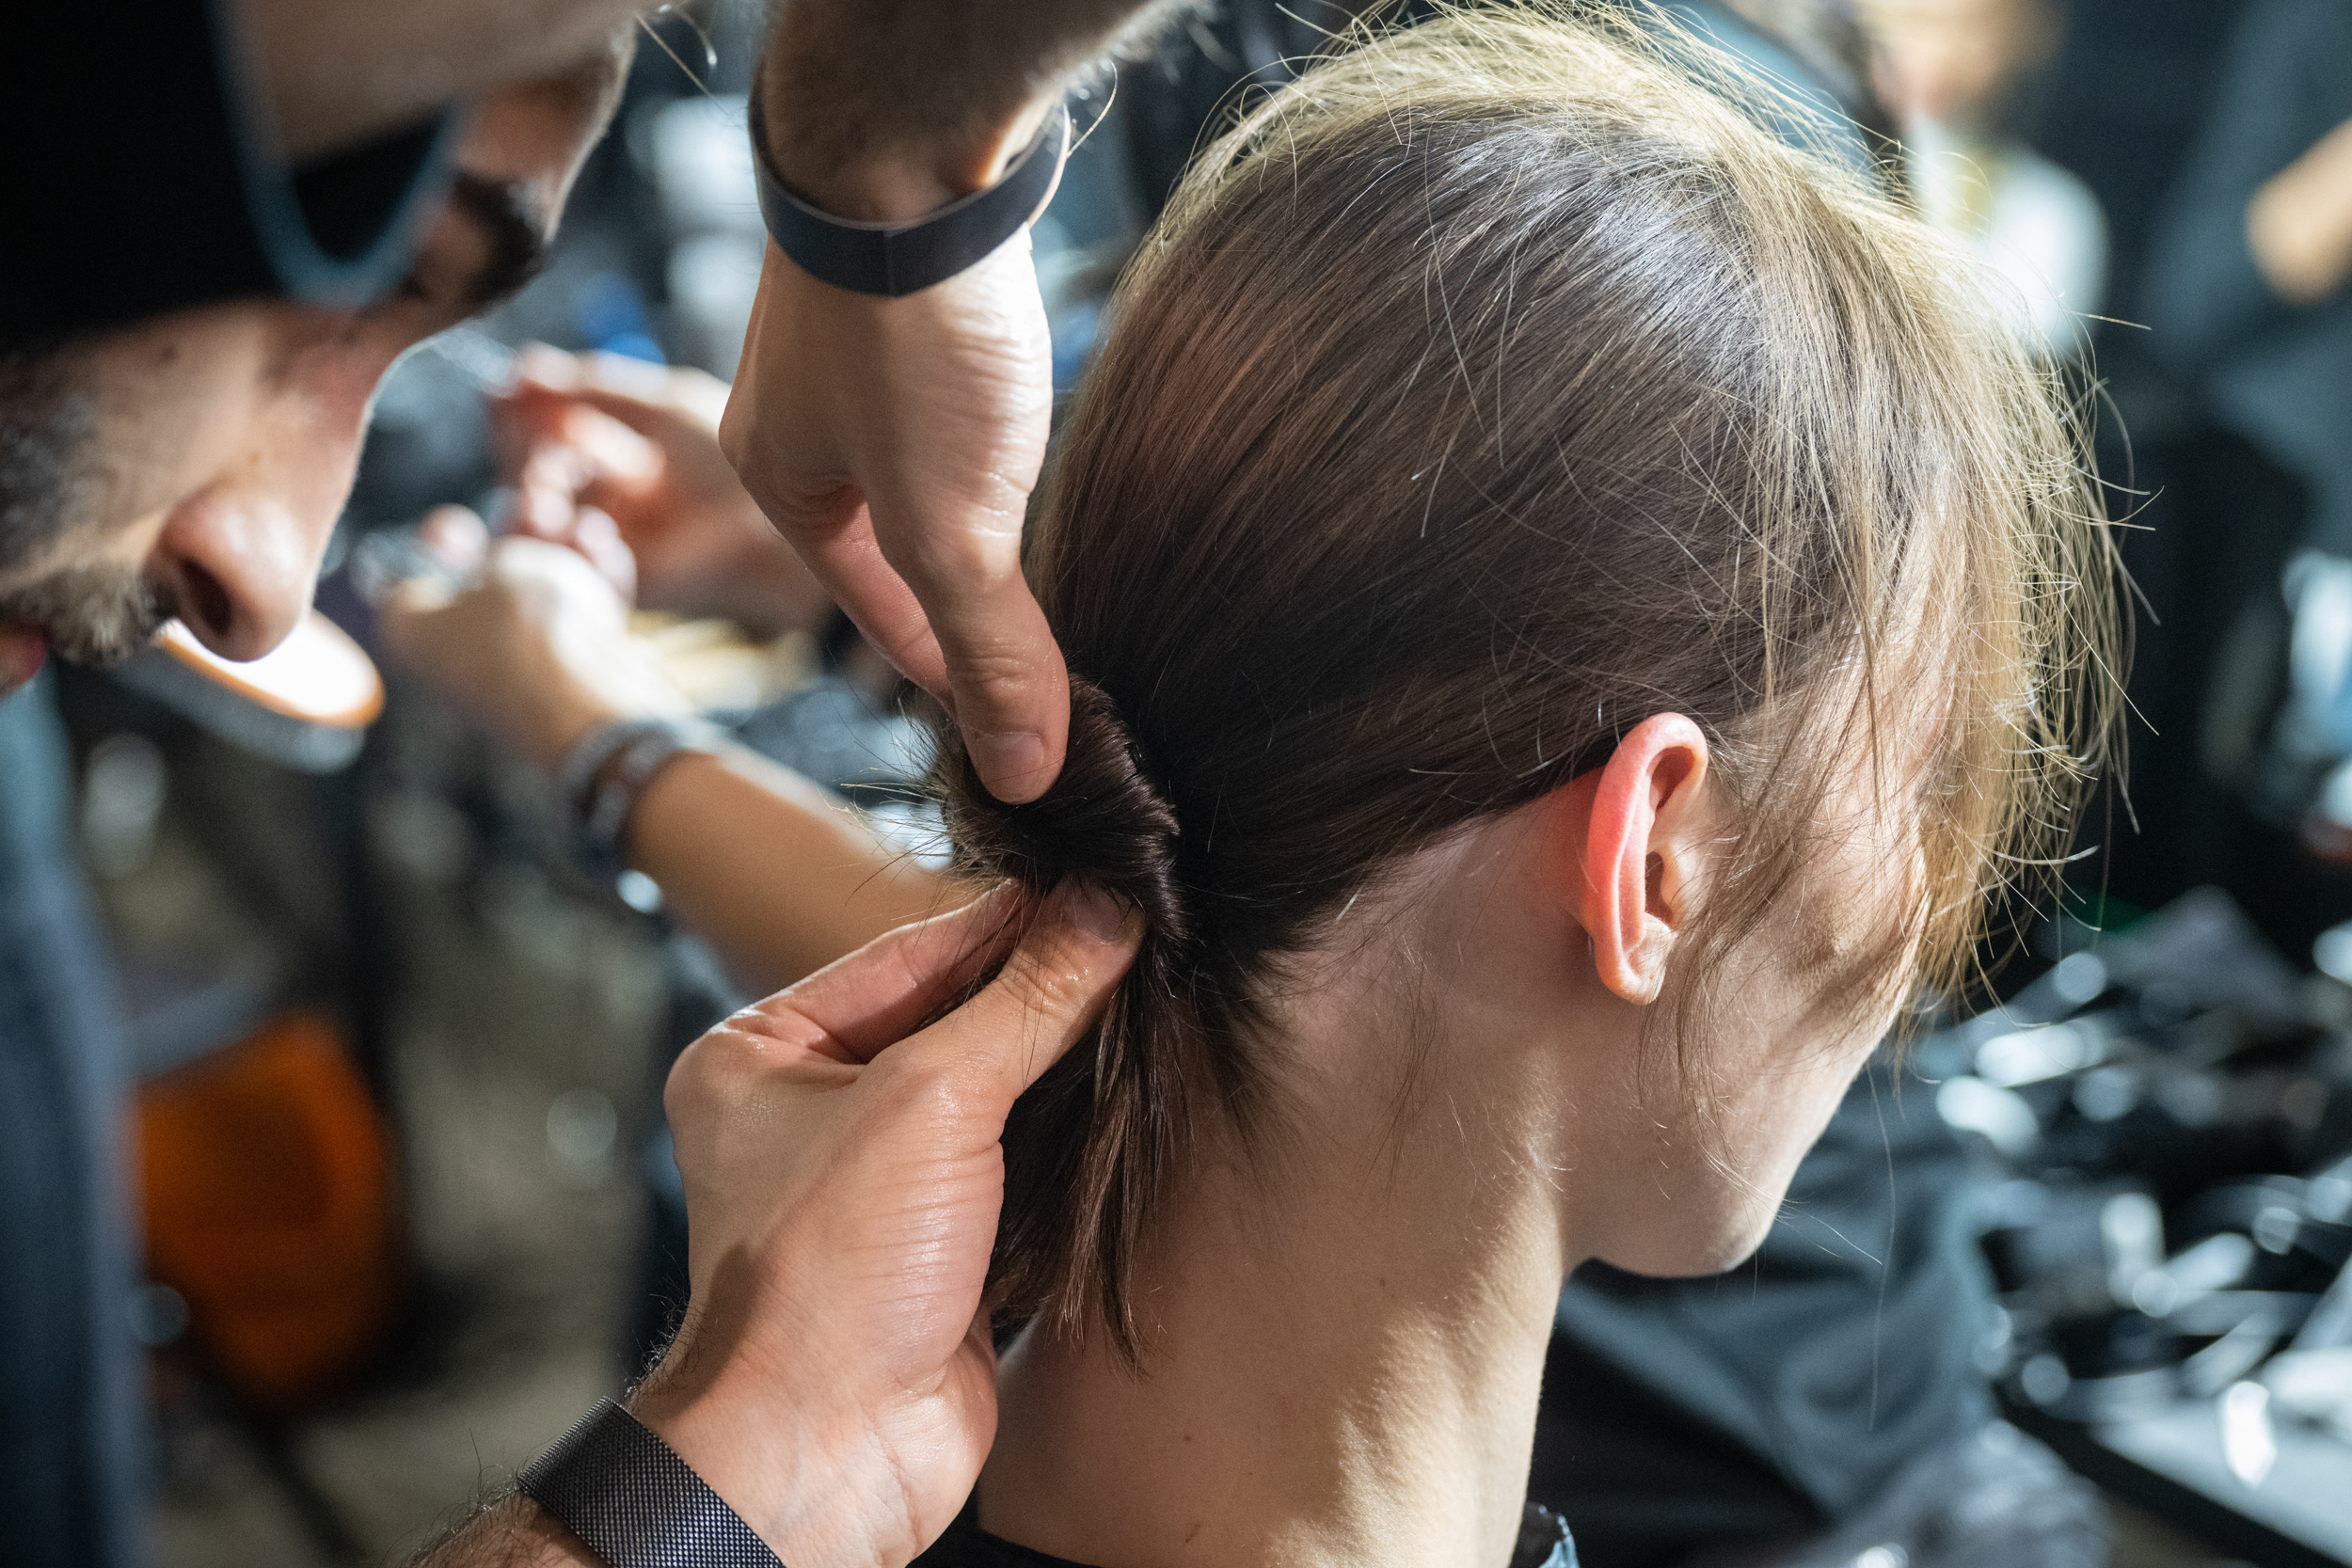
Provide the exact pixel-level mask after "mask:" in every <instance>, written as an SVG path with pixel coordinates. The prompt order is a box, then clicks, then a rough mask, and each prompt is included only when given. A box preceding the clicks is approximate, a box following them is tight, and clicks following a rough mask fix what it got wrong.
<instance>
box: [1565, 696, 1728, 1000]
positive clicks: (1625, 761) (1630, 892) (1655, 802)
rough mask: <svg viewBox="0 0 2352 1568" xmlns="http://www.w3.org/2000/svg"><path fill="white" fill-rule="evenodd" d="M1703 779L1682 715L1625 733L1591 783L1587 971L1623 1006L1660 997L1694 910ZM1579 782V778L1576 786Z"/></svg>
mask: <svg viewBox="0 0 2352 1568" xmlns="http://www.w3.org/2000/svg"><path fill="white" fill-rule="evenodd" d="M1706 778H1707V736H1705V735H1704V734H1703V733H1701V731H1700V729H1699V727H1698V725H1697V724H1695V723H1693V722H1692V721H1690V720H1689V719H1687V718H1685V717H1683V716H1682V715H1681V714H1679V713H1661V714H1654V715H1652V716H1651V717H1649V718H1647V719H1645V720H1643V721H1642V722H1641V723H1639V724H1636V725H1635V726H1634V727H1633V728H1632V729H1631V730H1629V731H1628V732H1627V734H1626V736H1625V737H1624V738H1623V739H1621V740H1619V741H1618V742H1617V749H1616V751H1615V752H1613V753H1612V754H1611V756H1610V758H1609V761H1608V763H1607V764H1606V765H1605V766H1604V767H1602V768H1601V769H1600V772H1599V774H1598V776H1597V779H1595V780H1594V781H1593V783H1592V784H1591V786H1590V787H1591V790H1592V810H1591V816H1590V825H1589V827H1588V828H1587V830H1586V833H1585V841H1584V887H1583V911H1582V912H1583V916H1584V928H1585V932H1586V934H1587V935H1588V936H1589V937H1590V938H1591V940H1592V944H1593V968H1594V971H1595V973H1596V974H1598V975H1599V977H1600V982H1601V984H1603V985H1605V986H1607V987H1608V988H1609V989H1610V990H1613V991H1614V992H1615V993H1616V994H1617V995H1619V996H1621V997H1623V998H1625V1000H1627V1001H1628V1002H1634V1003H1640V1004H1644V1005H1647V1004H1648V1003H1651V1002H1655V1001H1656V1000H1657V999H1658V995H1659V992H1660V991H1661V990H1662V989H1663V987H1664V985H1665V979H1666V959H1667V957H1668V956H1669V955H1670V954H1671V953H1672V952H1673V950H1674V945H1675V941H1676V939H1677V937H1678V936H1679V935H1680V934H1681V932H1682V930H1683V929H1684V927H1686V926H1687V924H1688V922H1689V918H1690V914H1691V910H1690V902H1691V899H1690V894H1691V891H1692V883H1693V881H1694V876H1693V872H1694V870H1695V867H1694V866H1692V864H1690V863H1689V862H1690V861H1691V860H1692V857H1693V855H1694V854H1695V853H1696V849H1695V846H1694V844H1693V843H1692V838H1691V834H1690V832H1689V831H1688V830H1689V829H1690V827H1691V826H1692V823H1693V821H1694V818H1695V817H1696V816H1697V815H1698V814H1697V811H1696V807H1697V802H1698V799H1699V794H1700V790H1701V787H1702V786H1703V785H1704V784H1705V782H1706ZM1581 784H1582V781H1580V786H1581Z"/></svg>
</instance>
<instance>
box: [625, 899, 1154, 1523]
mask: <svg viewBox="0 0 2352 1568" xmlns="http://www.w3.org/2000/svg"><path fill="white" fill-rule="evenodd" d="M1022 898H1023V895H1019V894H1017V893H1015V892H1013V891H1012V890H1010V889H1009V888H1008V889H1000V890H998V891H997V892H996V893H993V894H991V895H987V896H985V897H983V898H981V899H980V900H979V901H978V902H977V903H976V904H973V905H971V906H970V907H968V908H966V909H963V910H961V911H957V912H955V913H953V914H948V915H943V916H941V917H940V918H938V919H935V920H930V921H927V922H924V923H922V924H920V925H915V926H909V927H902V928H901V929H899V930H898V931H894V932H892V933H891V934H890V935H888V936H885V937H883V938H882V939H881V940H879V941H877V942H873V943H871V944H870V945H868V946H866V947H865V948H862V949H860V950H859V951H858V952H856V953H853V954H851V955H850V957H848V958H843V959H842V960H841V961H840V962H838V963H836V964H834V965H833V966H832V967H831V968H829V969H825V970H821V971H819V972H818V974H814V975H812V976H810V977H809V978H808V979H806V980H803V982H801V984H799V985H797V986H795V987H793V988H792V989H791V990H787V991H784V992H782V993H781V994H779V995H776V996H772V997H771V998H769V999H768V1000H767V1001H765V1002H762V1003H759V1004H757V1005H756V1006H752V1007H749V1008H747V1009H745V1010H744V1011H742V1012H740V1013H738V1014H737V1015H736V1016H735V1017H734V1018H732V1019H729V1020H728V1021H727V1022H724V1023H722V1024H721V1025H719V1027H717V1028H716V1029H713V1030H712V1031H711V1032H710V1033H709V1034H707V1035H706V1036H704V1037H702V1038H701V1039H700V1040H699V1041H697V1042H696V1043H695V1044H694V1045H693V1046H692V1047H691V1048H690V1049H689V1050H688V1051H687V1053H686V1054H685V1055H684V1056H682V1057H680V1058H679V1060H678V1064H677V1066H676V1068H675V1069H673V1071H672V1072H671V1074H670V1084H669V1090H668V1093H667V1095H666V1097H665V1103H666V1105H667V1108H668V1111H669V1117H670V1128H671V1132H672V1133H673V1135H674V1136H675V1139H676V1144H677V1161H678V1169H679V1170H680V1172H681V1173H682V1174H683V1175H684V1177H685V1182H686V1207H687V1213H688V1216H689V1220H690V1222H691V1236H692V1243H691V1257H690V1259H689V1267H690V1271H691V1275H692V1280H693V1296H692V1302H691V1307H690V1308H689V1310H688V1312H687V1315H686V1321H685V1323H684V1324H683V1325H682V1326H681V1327H680V1329H679V1331H678V1336H677V1339H676V1341H675V1343H674V1344H673V1346H672V1347H671V1350H670V1352H669V1354H668V1355H667V1356H666V1357H665V1358H664V1359H663V1361H662V1363H661V1365H660V1368H659V1369H658V1370H656V1371H655V1373H654V1374H653V1376H652V1377H651V1378H649V1379H648V1380H647V1382H646V1383H645V1385H644V1387H643V1388H642V1389H640V1390H639V1392H638V1394H637V1396H636V1399H635V1401H634V1402H633V1406H632V1408H633V1410H634V1412H635V1414H636V1416H637V1418H639V1419H640V1420H642V1421H644V1422H645V1423H646V1424H647V1425H648V1426H650V1427H652V1428H653V1429H654V1430H655V1431H656V1432H658V1433H660V1434H661V1436H662V1437H663V1438H664V1439H665V1440H666V1441H667V1442H668V1443H669V1445H670V1446H671V1447H672V1448H673V1449H676V1450H677V1452H678V1453H679V1455H680V1456H682V1457H683V1458H684V1459H685V1460H686V1462H687V1463H688V1464H689V1465H692V1466H693V1468H694V1469H695V1470H696V1471H697V1472H698V1473H699V1474H700V1475H701V1476H702V1477H703V1478H704V1480H706V1481H708V1482H709V1483H710V1485H711V1487H712V1488H713V1489H714V1490H716V1491H717V1492H718V1494H719V1495H720V1496H721V1497H724V1498H725V1499H726V1500H727V1502H728V1503H729V1504H730V1505H731V1506H732V1507H733V1508H734V1509H735V1510H736V1512H737V1513H740V1514H741V1515H742V1516H743V1517H744V1519H745V1520H746V1521H747V1522H749V1523H750V1524H751V1526H752V1527H753V1528H755V1529H756V1530H757V1531H758V1532H759V1533H760V1535H761V1536H762V1537H764V1538H765V1539H766V1540H767V1542H768V1544H770V1545H771V1546H772V1547H773V1548H774V1549H775V1551H776V1553H777V1555H778V1556H780V1557H781V1558H783V1560H785V1561H786V1562H788V1563H790V1564H792V1565H793V1568H834V1565H837V1564H850V1563H856V1564H869V1563H902V1562H905V1561H907V1560H909V1559H911V1558H913V1557H914V1555H915V1554H916V1553H917V1552H919V1551H921V1550H922V1549H923V1548H924V1547H926V1546H927V1545H929V1544H930V1542H931V1541H933V1540H934V1539H936V1538H937V1537H938V1535H939V1534H940V1532H941V1531H943V1530H945V1529H946V1527H947V1525H948V1524H949V1523H950V1522H951V1521H952V1520H953V1518H954V1516H955V1513H956V1511H957V1510H958V1509H959V1508H961V1506H962V1504H963V1501H964V1498H965V1497H967V1496H968V1495H969V1493H970V1492H971V1489H972V1485H973V1483H974V1481H976V1480H977V1477H978V1475H979V1469H980V1462H981V1460H982V1459H983V1458H984V1457H986V1455H987V1453H988V1449H989V1445H990V1443H991V1441H992V1440H993V1437H994V1435H995V1430H996V1388H995V1379H994V1370H995V1356H994V1354H993V1351H992V1350H991V1348H990V1342H989V1335H988V1323H987V1320H986V1319H985V1317H984V1316H983V1315H982V1314H981V1311H980V1290H981V1284H982V1281H983V1279H984V1277H985V1275H986V1273H987V1269H988V1259H989V1252H990V1249H991V1247H992V1246H993V1243H994V1241H995V1235H996V1223H997V1216H998V1212H999V1210H1000V1208H1001V1206H1002V1202H1003V1195H1004V1154H1003V1150H1002V1149H1001V1148H1000V1147H999V1145H998V1141H997V1140H998V1139H999V1137H1000V1136H1001V1135H1002V1133H1003V1132H1004V1126H1005V1117H1006V1114H1007V1113H1008V1112H1009V1110H1010V1109H1011V1107H1012V1102H1013V1099H1014V1097H1015V1096H1017V1095H1019V1094H1020V1093H1021V1092H1022V1091H1023V1090H1024V1089H1025V1088H1027V1087H1028V1086H1029V1085H1031V1084H1033V1083H1035V1082H1036V1080H1037V1077H1038V1074H1039V1073H1041V1072H1042V1071H1044V1069H1046V1068H1047V1067H1048V1066H1050V1065H1051V1064H1052V1063H1053V1062H1054V1061H1055V1059H1056V1058H1057V1057H1058V1056H1060V1054H1061V1053H1063V1052H1064V1051H1065V1050H1067V1049H1068V1048H1069V1046H1070V1045H1071V1043H1072V1042H1073V1041H1074V1040H1075V1039H1076V1038H1077V1037H1079V1036H1080V1035H1081V1034H1083V1033H1084V1032H1085V1030H1086V1028H1087V1027H1088V1025H1089V1023H1090V1022H1092V1021H1093V1020H1094V1018H1095V1017H1096V1016H1097V1015H1098V1014H1099V1012H1100V1011H1101V1009H1102V1007H1103V1006H1104V1002H1105V1000H1106V999H1107V998H1108V996H1109V994H1110V991H1111V988H1112V987H1113V985H1114V984H1116V982H1117V981H1118V979H1119V976H1120V974H1121V973H1122V972H1123V971H1124V970H1125V969H1126V967H1127V963H1128V961H1129V959H1130V958H1133V956H1134V953H1135V942H1136V925H1135V923H1134V921H1133V920H1132V918H1127V919H1122V918H1121V911H1120V910H1119V909H1118V908H1117V906H1116V905H1115V904H1114V902H1113V901H1112V900H1111V899H1109V898H1107V897H1106V896H1104V895H1102V894H1101V893H1099V892H1091V891H1089V892H1086V893H1083V894H1081V893H1077V892H1075V891H1074V889H1073V887H1072V886H1068V885H1066V886H1065V887H1064V888H1063V889H1062V890H1061V891H1060V892H1058V893H1057V894H1056V895H1054V897H1053V898H1051V899H1049V900H1048V901H1047V903H1046V904H1045V906H1044V908H1043V910H1042V911H1041V913H1040V914H1039V916H1038V917H1037V919H1036V921H1035V923H1034V925H1032V926H1031V927H1030V928H1029V929H1028V931H1027V933H1026V934H1025V936H1023V937H1022V938H1021V939H1020V942H1019V944H1018V946H1016V947H1015V948H1014V950H1013V952H1012V954H1011V957H1010V958H1009V959H1008V960H1007V962H1006V964H1005V967H1004V971H1003V973H1002V974H1000V975H999V976H998V977H997V979H996V980H995V981H994V982H993V983H992V984H991V985H990V986H989V987H988V988H987V989H986V990H983V991H982V992H980V994H979V995H978V996H977V998H975V999H974V1000H973V1001H972V1002H971V1003H969V1004H968V1005H966V1006H963V1007H961V1008H959V1009H958V1010H957V1011H955V1012H954V1013H951V1014H949V1015H948V1016H947V1017H946V1018H945V1019H942V1020H941V1021H940V1022H937V1023H934V1024H932V1025H931V1026H930V1027H929V1028H924V1029H919V1030H918V1029H917V1028H916V1025H917V1024H918V1023H919V1022H921V1020H922V1019H924V1018H925V1017H927V1016H929V1015H930V1013H931V1012H932V1011H933V1010H934V1009H936V1008H937V1007H938V1006H940V1004H941V1003H942V1002H943V1001H944V1000H945V999H946V998H947V997H948V996H950V995H952V994H953V993H954V992H955V990H957V989H958V988H959V987H960V986H961V985H963V984H965V983H967V982H968V981H969V980H970V978H971V977H972V976H973V975H974V974H977V973H978V972H979V971H980V970H982V969H983V968H984V967H985V965H986V963H987V962H988V960H989V959H991V958H993V957H994V956H995V955H997V954H999V953H1001V952H1002V951H1003V950H1004V944H1005V943H1006V942H1008V941H1009V940H1010V931H1009V925H1010V924H1011V923H1012V922H1014V921H1015V920H1016V919H1017V918H1018V916H1019V914H1020V912H1021V910H1022V908H1023V907H1024V906H1023V903H1022Z"/></svg>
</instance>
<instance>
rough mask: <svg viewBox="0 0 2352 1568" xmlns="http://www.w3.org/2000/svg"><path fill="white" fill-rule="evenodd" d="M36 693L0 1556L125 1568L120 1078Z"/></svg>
mask: <svg viewBox="0 0 2352 1568" xmlns="http://www.w3.org/2000/svg"><path fill="white" fill-rule="evenodd" d="M46 687H47V683H46V682H45V681H44V682H37V683H35V685H34V686H32V687H30V688H28V689H24V690H23V691H19V692H18V693H16V694H15V695H14V696H12V697H9V698H7V699H5V700H0V1562H6V1563H8V1564H9V1568H131V1565H132V1564H134V1563H137V1562H140V1561H143V1560H145V1553H144V1552H143V1551H142V1550H141V1549H140V1546H141V1540H140V1538H141V1535H142V1533H143V1528H144V1521H145V1509H146V1501H147V1498H146V1495H145V1487H144V1485H143V1481H144V1474H143V1471H144V1468H145V1457H144V1456H145V1444H144V1440H143V1437H144V1432H145V1428H144V1425H143V1422H144V1406H143V1403H142V1394H143V1389H142V1387H141V1368H140V1364H139V1351H138V1347H137V1345H136V1344H135V1342H134V1341H133V1339H132V1337H131V1316H130V1291H131V1287H132V1285H133V1283H134V1281H135V1275H134V1273H133V1269H134V1259H133V1257H132V1248H131V1243H130V1238H131V1225H130V1219H129V1212H130V1211H129V1203H128V1199H127V1196H126V1195H125V1194H124V1192H123V1172H124V1169H125V1164H124V1157H123V1149H122V1142H121V1126H122V1120H123V1112H124V1107H125V1105H126V1104H127V1103H128V1097H129V1081H128V1067H127V1061H126V1054H125V1051H124V1047H123V1041H122V1036H121V1033H120V1030H119V1024H118V1021H117V1018H116V1016H115V1014H114V1012H113V1010H112V1007H111V1005H110V998H111V996H112V985H111V979H110V974H109V971H108V968H107V965H106V961H105V956H104V952H103V947H102V945H101V941H102V939H101V937H100V935H99V933H98V928H97V926H96V922H95V920H94V917H93V915H92V912H91V910H90V907H89V902H88V898H87V890H86V889H85V888H84V886H83V884H82V881H81V878H80V874H79V871H78V869H77V867H76V866H75V864H74V863H73V861H72V858H71V856H70V854H69V853H68V846H69V843H70V840H69V838H68V835H67V832H66V807H67V799H66V789H65V780H66V768H65V747H64V736H63V735H62V734H61V733H60V731H59V728H58V725H57V722H56V715H55V714H54V713H53V712H52V711H51V709H50V706H49V697H48V691H47V689H46Z"/></svg>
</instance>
